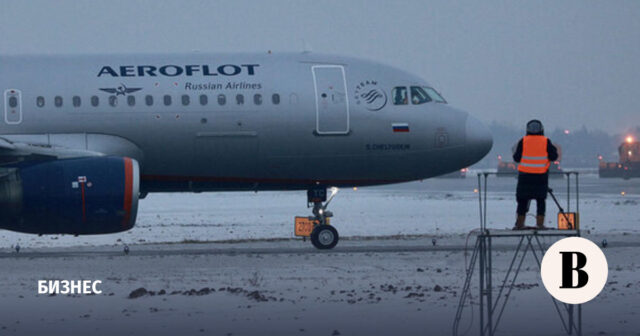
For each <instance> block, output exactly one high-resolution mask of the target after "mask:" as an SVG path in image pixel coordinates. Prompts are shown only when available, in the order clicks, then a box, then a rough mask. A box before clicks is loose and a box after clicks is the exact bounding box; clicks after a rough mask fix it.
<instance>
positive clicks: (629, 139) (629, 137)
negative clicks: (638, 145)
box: [625, 135, 633, 143]
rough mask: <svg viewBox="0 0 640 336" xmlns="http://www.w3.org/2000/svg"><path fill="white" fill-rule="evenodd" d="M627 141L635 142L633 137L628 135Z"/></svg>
mask: <svg viewBox="0 0 640 336" xmlns="http://www.w3.org/2000/svg"><path fill="white" fill-rule="evenodd" d="M625 140H626V141H627V143H632V142H633V137H632V136H630V135H627V138H626V139H625Z"/></svg>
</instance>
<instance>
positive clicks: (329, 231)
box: [310, 225, 340, 250]
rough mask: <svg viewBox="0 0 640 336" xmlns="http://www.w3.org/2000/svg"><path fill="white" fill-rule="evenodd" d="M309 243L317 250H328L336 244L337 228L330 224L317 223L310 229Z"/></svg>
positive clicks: (337, 237)
mask: <svg viewBox="0 0 640 336" xmlns="http://www.w3.org/2000/svg"><path fill="white" fill-rule="evenodd" d="M310 238H311V244H313V246H314V247H315V248H317V249H318V250H330V249H332V248H334V247H336V245H338V240H339V239H340V237H339V236H338V230H336V229H335V228H334V227H333V226H331V225H318V226H316V227H315V228H313V231H311V237H310Z"/></svg>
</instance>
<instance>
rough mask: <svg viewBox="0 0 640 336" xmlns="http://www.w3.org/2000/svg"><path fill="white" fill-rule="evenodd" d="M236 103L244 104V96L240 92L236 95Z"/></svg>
mask: <svg viewBox="0 0 640 336" xmlns="http://www.w3.org/2000/svg"><path fill="white" fill-rule="evenodd" d="M236 104H238V105H242V104H244V96H243V95H241V94H239V95H236Z"/></svg>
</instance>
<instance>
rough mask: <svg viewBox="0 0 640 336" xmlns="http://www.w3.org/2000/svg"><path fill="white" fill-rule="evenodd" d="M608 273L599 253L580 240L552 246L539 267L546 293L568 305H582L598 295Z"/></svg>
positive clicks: (605, 263) (594, 247) (582, 239)
mask: <svg viewBox="0 0 640 336" xmlns="http://www.w3.org/2000/svg"><path fill="white" fill-rule="evenodd" d="M608 274H609V266H608V264H607V258H606V257H605V256H604V253H602V250H600V248H599V247H598V245H596V244H594V243H593V242H591V241H590V240H588V239H585V238H580V237H569V238H564V239H562V240H559V241H557V242H556V243H555V244H553V245H551V247H550V248H549V249H548V250H547V252H546V253H545V254H544V258H542V264H541V266H540V275H541V276H542V283H543V284H544V287H545V288H546V289H547V291H548V292H549V294H551V295H552V296H553V297H554V298H556V299H557V300H559V301H562V302H564V303H569V304H582V303H585V302H588V301H590V300H592V299H593V298H595V297H596V296H598V294H600V292H601V291H602V288H604V285H605V284H606V282H607V276H608Z"/></svg>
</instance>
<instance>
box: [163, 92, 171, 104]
mask: <svg viewBox="0 0 640 336" xmlns="http://www.w3.org/2000/svg"><path fill="white" fill-rule="evenodd" d="M163 99H164V105H165V106H169V105H171V96H170V95H164V98H163Z"/></svg>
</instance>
